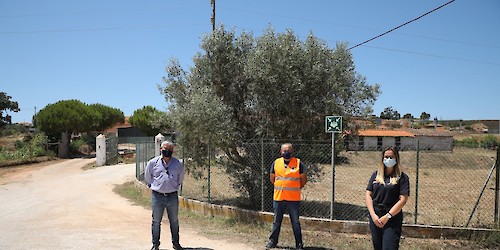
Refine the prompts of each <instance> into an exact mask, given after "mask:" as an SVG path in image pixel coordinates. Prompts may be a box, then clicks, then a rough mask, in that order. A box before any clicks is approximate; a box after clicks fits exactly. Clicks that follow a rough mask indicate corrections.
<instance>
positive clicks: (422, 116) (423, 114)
mask: <svg viewBox="0 0 500 250" xmlns="http://www.w3.org/2000/svg"><path fill="white" fill-rule="evenodd" d="M429 118H431V114H427V113H426V112H422V114H420V120H424V121H427V120H429Z"/></svg>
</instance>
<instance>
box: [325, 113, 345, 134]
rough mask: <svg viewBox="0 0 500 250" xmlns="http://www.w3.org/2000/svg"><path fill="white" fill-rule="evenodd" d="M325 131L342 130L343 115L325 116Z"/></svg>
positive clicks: (336, 131)
mask: <svg viewBox="0 0 500 250" xmlns="http://www.w3.org/2000/svg"><path fill="white" fill-rule="evenodd" d="M325 131H326V132H327V133H340V132H342V116H327V117H326V118H325Z"/></svg>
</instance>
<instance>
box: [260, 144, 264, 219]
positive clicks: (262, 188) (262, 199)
mask: <svg viewBox="0 0 500 250" xmlns="http://www.w3.org/2000/svg"><path fill="white" fill-rule="evenodd" d="M260 169H261V170H260V171H261V177H260V210H261V211H264V177H265V176H264V174H265V169H264V138H263V137H262V138H261V139H260Z"/></svg>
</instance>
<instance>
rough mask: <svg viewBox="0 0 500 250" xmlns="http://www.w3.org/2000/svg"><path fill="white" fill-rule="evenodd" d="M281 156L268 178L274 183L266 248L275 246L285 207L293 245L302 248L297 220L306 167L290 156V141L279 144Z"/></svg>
mask: <svg viewBox="0 0 500 250" xmlns="http://www.w3.org/2000/svg"><path fill="white" fill-rule="evenodd" d="M280 152H281V157H280V158H278V159H276V160H275V161H274V163H273V165H272V166H271V170H270V175H269V177H270V180H271V183H273V184H274V198H273V200H274V202H273V208H274V220H273V228H272V231H271V236H269V243H267V245H266V248H267V249H269V248H275V247H276V246H277V245H278V238H279V234H280V229H281V222H282V221H283V214H284V212H285V207H286V208H287V209H288V213H289V215H290V222H291V224H292V229H293V235H294V236H295V247H296V249H298V250H302V249H304V244H303V243H302V229H301V228H300V222H299V211H300V190H301V189H302V188H303V187H304V185H306V182H307V174H306V167H305V165H304V164H303V163H302V162H301V161H300V159H298V158H295V157H292V154H293V146H292V144H291V143H285V144H283V145H281V151H280Z"/></svg>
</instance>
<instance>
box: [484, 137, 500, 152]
mask: <svg viewBox="0 0 500 250" xmlns="http://www.w3.org/2000/svg"><path fill="white" fill-rule="evenodd" d="M497 146H498V141H497V138H496V137H495V136H494V135H487V136H485V137H484V138H483V139H482V140H481V147H482V148H487V149H495V148H496V147H497Z"/></svg>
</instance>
